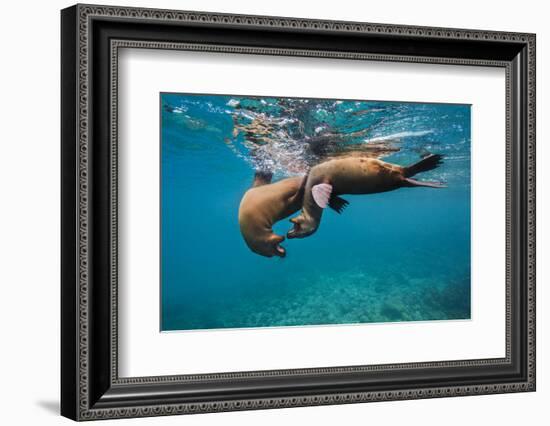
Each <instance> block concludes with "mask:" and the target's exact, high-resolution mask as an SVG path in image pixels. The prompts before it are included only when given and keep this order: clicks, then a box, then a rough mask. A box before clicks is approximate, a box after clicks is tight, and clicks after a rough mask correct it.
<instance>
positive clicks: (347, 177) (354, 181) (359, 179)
mask: <svg viewBox="0 0 550 426" xmlns="http://www.w3.org/2000/svg"><path fill="white" fill-rule="evenodd" d="M441 159H442V157H441V155H437V154H430V155H428V156H426V157H425V158H423V159H422V160H420V161H418V162H417V163H415V164H412V165H410V166H408V167H403V166H398V165H395V164H390V163H386V162H384V161H381V160H378V159H374V158H367V157H362V156H356V155H351V156H347V157H339V158H335V159H332V160H328V161H326V162H323V163H320V164H318V165H316V166H315V167H313V168H312V169H311V170H310V172H309V174H308V177H307V180H306V182H305V189H304V196H303V197H304V200H303V206H302V212H301V213H300V214H299V215H298V216H296V217H294V218H292V219H290V221H291V222H292V223H293V224H294V227H293V228H292V229H291V230H290V231H288V233H287V237H288V238H304V237H307V236H309V235H311V234H313V233H314V232H315V231H317V228H318V227H319V224H320V221H321V215H322V213H323V209H324V208H325V207H327V206H328V207H331V208H333V209H334V210H336V211H337V212H341V211H342V210H343V209H344V208H345V207H346V205H347V204H348V202H347V201H345V200H343V199H341V198H339V197H338V196H339V195H341V194H374V193H378V192H386V191H391V190H394V189H398V188H402V187H415V186H427V187H430V188H444V187H445V185H443V184H442V183H440V182H420V181H417V180H414V179H411V177H412V176H414V175H415V174H417V173H420V172H426V171H428V170H432V169H435V168H436V167H437V166H438V165H439V164H441Z"/></svg>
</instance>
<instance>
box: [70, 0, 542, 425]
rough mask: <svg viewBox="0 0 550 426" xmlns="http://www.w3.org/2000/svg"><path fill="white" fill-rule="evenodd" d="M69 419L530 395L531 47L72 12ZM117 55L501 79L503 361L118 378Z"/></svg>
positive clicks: (139, 13) (261, 21)
mask: <svg viewBox="0 0 550 426" xmlns="http://www.w3.org/2000/svg"><path fill="white" fill-rule="evenodd" d="M61 28H62V32H61V37H62V40H61V50H62V76H61V80H62V93H61V98H62V121H61V127H62V142H61V145H62V146H61V157H62V175H61V179H62V184H61V190H62V218H61V220H62V235H61V239H62V283H61V286H62V288H61V309H62V311H61V321H62V329H61V334H62V336H61V337H62V342H61V346H62V347H61V353H62V359H61V367H62V368H61V369H62V374H61V385H62V386H61V388H62V389H61V413H62V415H64V416H66V417H69V418H71V419H74V420H92V419H105V418H120V417H140V416H159V415H169V414H187V413H204V412H216V411H229V410H248V409H263V408H277V407H292V406H308V405H321V404H343V403H354V402H367V401H381V400H400V399H415V398H435V397H443V396H464V395H477V394H490V393H504V392H520V391H534V390H535V35H534V34H520V33H509V32H493V31H478V30H463V29H449V28H426V27H412V26H400V25H385V24H384V25H382V24H368V23H358V22H334V21H319V20H306V19H292V18H279V17H264V16H242V15H227V14H213V13H202V12H183V11H169V10H154V9H135V8H126V7H104V6H95V5H76V6H73V7H70V8H67V9H64V10H63V11H62V13H61ZM121 47H134V48H148V49H185V50H196V51H215V52H231V53H241V54H247V53H254V54H263V55H292V56H309V57H320V58H343V59H355V60H374V61H377V60H384V61H396V62H423V63H430V64H432V63H433V64H454V65H483V66H490V67H501V68H504V69H505V71H506V111H507V112H506V115H507V117H506V126H507V128H506V177H504V176H503V179H506V197H507V211H506V230H504V229H503V232H506V246H507V247H506V356H505V357H504V358H496V359H479V360H460V361H445V362H429V363H409V364H386V365H372V366H369V365H364V366H327V367H326V368H315V369H301V370H272V371H254V372H242V373H217V374H204V375H181V376H160V377H135V378H120V377H119V375H118V355H117V354H118V352H117V345H118V327H117V324H118V323H117V303H118V302H117V255H118V253H117V229H118V222H117V208H116V206H117V196H118V194H117V191H118V187H117V127H116V119H117V87H118V86H117V85H118V79H117V58H118V56H117V55H118V49H119V48H121Z"/></svg>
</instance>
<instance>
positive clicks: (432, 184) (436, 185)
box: [405, 178, 447, 188]
mask: <svg viewBox="0 0 550 426" xmlns="http://www.w3.org/2000/svg"><path fill="white" fill-rule="evenodd" d="M405 182H407V184H408V185H407V186H427V187H428V188H447V185H445V184H444V183H443V182H422V181H420V180H416V179H411V178H405Z"/></svg>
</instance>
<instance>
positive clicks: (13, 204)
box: [0, 0, 550, 426]
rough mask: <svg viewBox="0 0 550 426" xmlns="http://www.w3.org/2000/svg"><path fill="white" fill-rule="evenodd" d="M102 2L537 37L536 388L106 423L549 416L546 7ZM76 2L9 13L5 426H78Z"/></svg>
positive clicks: (549, 32)
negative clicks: (63, 102) (69, 192)
mask: <svg viewBox="0 0 550 426" xmlns="http://www.w3.org/2000/svg"><path fill="white" fill-rule="evenodd" d="M101 3H103V4H113V5H121V4H122V5H128V6H137V7H159V8H171V9H189V10H204V11H219V12H228V13H245V14H265V15H279V16H296V17H304V18H324V19H338V20H354V21H369V22H381V23H390V24H391V23H397V24H411V25H429V26H443V27H459V28H475V29H493V30H502V31H507V30H508V31H525V32H535V33H537V67H538V72H537V75H538V81H537V94H538V99H537V106H538V108H537V109H538V117H539V122H538V125H537V132H538V134H537V136H538V137H537V139H538V141H539V144H538V149H537V157H538V164H539V167H538V169H537V173H538V180H537V182H538V185H537V186H538V202H537V217H538V219H539V222H538V231H537V235H538V238H537V245H538V249H537V252H538V259H539V262H538V289H537V302H538V309H537V311H538V312H537V315H538V319H537V321H538V327H537V328H538V333H537V334H538V342H537V343H538V344H537V347H538V372H537V377H538V385H537V388H538V391H537V392H536V393H529V394H508V395H491V396H482V397H462V398H453V399H449V398H447V399H437V400H421V401H402V402H387V403H377V404H360V405H346V406H326V407H316V408H294V409H285V410H270V411H256V412H238V413H224V414H210V415H201V416H187V417H185V418H181V417H170V418H154V419H150V418H149V419H136V420H118V421H117V422H119V423H114V422H115V421H107V422H105V423H102V424H110V423H112V424H122V422H124V424H126V423H127V422H131V423H128V424H136V425H137V424H148V425H150V424H159V425H160V424H165V425H168V424H174V425H176V424H178V425H179V424H182V423H183V422H185V424H186V425H218V424H226V425H239V426H247V425H257V424H263V425H280V424H281V423H286V424H304V423H306V424H307V423H314V424H319V425H332V424H337V423H346V424H364V423H365V422H366V421H368V422H369V423H370V424H381V423H384V424H389V425H392V424H400V423H403V424H404V423H407V424H408V425H440V424H441V423H442V422H444V423H445V424H446V425H449V426H452V425H464V424H475V423H476V421H477V420H479V419H480V417H481V416H482V417H483V418H484V419H490V420H491V422H492V423H498V424H500V425H503V426H504V425H517V424H522V423H526V422H531V423H532V424H541V422H542V421H536V420H537V419H538V418H541V419H542V416H543V415H544V414H545V413H547V410H546V409H545V408H546V406H545V404H546V403H547V401H548V400H549V399H550V368H549V367H548V366H547V360H548V359H549V358H550V356H549V355H550V353H549V348H548V342H549V341H550V337H548V336H550V315H549V314H548V313H546V312H545V309H546V308H549V307H550V298H549V296H550V292H549V291H548V289H546V288H545V283H548V282H550V266H549V265H548V262H547V261H546V262H545V259H548V258H550V234H549V225H548V222H547V221H546V223H545V221H544V218H547V217H550V195H549V194H550V191H548V189H547V188H548V186H549V185H550V168H549V167H544V163H545V161H549V160H550V148H549V147H548V144H545V143H543V141H545V140H548V139H549V138H550V132H549V129H548V126H547V125H546V124H545V122H544V120H543V118H544V117H547V116H548V115H550V105H549V101H550V96H549V95H550V94H549V93H548V79H545V76H547V75H550V63H549V61H550V53H549V52H550V49H549V45H550V29H549V28H548V26H547V22H546V19H545V16H546V14H545V13H544V12H545V11H544V3H543V2H539V1H536V0H526V1H523V2H517V1H513V2H512V1H509V0H501V1H495V0H492V1H487V2H479V1H475V0H464V1H462V2H453V3H447V4H445V5H444V6H443V5H442V3H441V2H440V1H431V0H418V1H415V2H410V1H406V0H394V1H392V2H368V3H367V2H357V1H354V0H340V1H338V2H318V1H313V0H307V1H303V2H296V1H293V0H279V1H277V2H257V1H252V0H232V1H231V2H228V1H224V0H186V1H181V0H180V1H178V0H159V1H153V0H148V1H144V0H133V1H125V0H118V1H109V0H103V1H101ZM71 4H72V2H68V1H60V0H52V1H49V2H39V1H26V2H9V3H7V4H5V5H4V7H3V9H2V12H3V16H4V17H5V19H4V21H3V25H2V26H1V27H0V31H1V36H2V40H3V43H2V53H3V56H2V65H3V66H2V68H1V70H0V75H1V78H0V94H1V96H0V108H1V110H0V112H1V114H2V122H1V123H2V125H1V126H0V141H2V144H1V145H0V182H1V183H0V188H1V189H0V191H1V192H0V193H1V196H2V198H1V199H2V203H1V206H2V208H1V209H0V259H1V267H0V284H1V285H0V292H1V297H0V319H1V321H0V324H1V325H0V327H1V328H0V330H1V333H2V334H1V335H2V347H3V351H2V352H0V373H1V377H2V382H3V383H2V386H1V387H0V397H1V398H2V400H3V402H4V403H3V404H2V407H3V409H2V416H3V418H5V420H6V421H5V423H6V424H10V425H17V424H42V425H56V424H69V423H68V422H69V420H67V419H64V418H61V417H59V416H58V414H57V413H58V406H59V269H60V268H59V264H60V260H59V232H60V223H59V211H60V210H59V203H60V199H59V198H60V197H59V175H60V173H59V84H60V77H59V35H60V30H59V20H60V18H59V10H60V9H61V8H64V7H67V6H70V5H71Z"/></svg>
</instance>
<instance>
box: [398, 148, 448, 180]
mask: <svg viewBox="0 0 550 426" xmlns="http://www.w3.org/2000/svg"><path fill="white" fill-rule="evenodd" d="M442 162H443V156H442V155H439V154H429V155H428V156H426V157H424V158H422V160H420V161H418V162H416V163H414V164H411V165H410V166H409V167H405V170H404V172H405V173H404V174H405V177H411V176H414V175H415V174H417V173H421V172H427V171H429V170H433V169H435V168H436V167H437V166H439V165H440V164H441V163H442Z"/></svg>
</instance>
